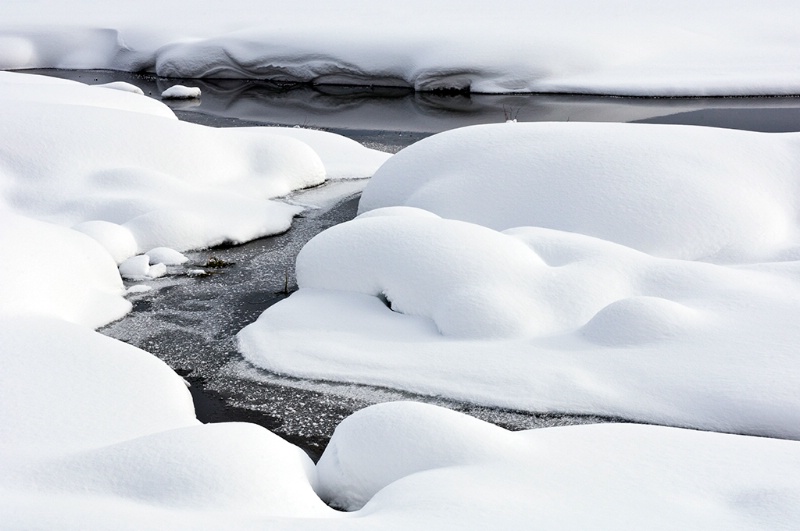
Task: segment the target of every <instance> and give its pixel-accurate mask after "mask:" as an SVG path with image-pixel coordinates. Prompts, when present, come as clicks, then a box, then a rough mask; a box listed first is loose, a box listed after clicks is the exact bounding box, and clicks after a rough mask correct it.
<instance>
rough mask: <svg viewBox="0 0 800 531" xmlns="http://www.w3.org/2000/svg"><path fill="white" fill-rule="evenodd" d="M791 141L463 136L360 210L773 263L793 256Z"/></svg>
mask: <svg viewBox="0 0 800 531" xmlns="http://www.w3.org/2000/svg"><path fill="white" fill-rule="evenodd" d="M799 145H800V136H798V135H796V134H783V135H772V134H764V133H753V132H747V131H733V130H720V129H712V128H704V127H685V126H657V125H644V124H588V123H535V124H534V123H530V124H514V123H511V124H500V125H485V126H476V127H465V128H463V129H457V130H453V131H448V132H445V133H442V134H439V135H434V136H433V137H430V138H427V139H425V140H423V141H421V142H418V143H416V144H414V145H413V146H410V147H409V148H407V149H405V150H403V151H402V152H400V153H398V154H397V156H396V157H393V158H392V159H391V160H390V161H387V163H386V164H385V165H384V166H383V167H381V169H380V170H379V171H378V172H377V173H376V175H375V176H374V178H373V180H372V181H371V182H370V185H369V186H368V187H367V188H366V190H365V191H364V194H363V197H362V200H361V203H360V205H359V211H360V212H365V211H368V210H371V209H374V208H378V207H383V206H394V205H406V206H413V207H418V208H423V209H426V210H429V211H431V212H435V213H436V214H439V215H441V216H443V217H447V218H451V219H460V220H463V221H470V222H472V223H477V224H480V225H484V226H486V227H491V228H493V229H495V230H505V229H508V228H512V227H519V226H537V227H547V228H552V229H558V230H564V231H569V232H576V233H581V234H588V235H591V236H596V237H598V238H602V239H604V240H609V241H613V242H617V243H621V244H623V245H626V246H628V247H632V248H634V249H639V250H642V251H645V252H647V253H650V254H654V255H657V256H663V257H671V258H682V259H690V260H710V261H752V260H769V259H774V258H775V257H776V256H779V255H780V253H781V252H783V251H785V250H787V249H790V248H797V245H798V239H797V238H798V227H799V225H798V216H799V214H800V212H799V211H798V206H797V204H798V197H800V182H798V180H797V178H796V172H797V169H798V168H800V156H798V155H797V153H798V146H799Z"/></svg>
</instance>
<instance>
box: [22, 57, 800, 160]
mask: <svg viewBox="0 0 800 531" xmlns="http://www.w3.org/2000/svg"><path fill="white" fill-rule="evenodd" d="M27 72H30V73H43V74H46V75H51V76H56V77H62V78H67V79H74V80H78V81H82V82H84V83H88V84H98V83H108V82H111V81H127V82H129V83H132V84H134V85H136V86H138V87H139V88H141V89H142V90H143V91H144V92H145V94H148V95H150V96H152V97H154V98H159V97H160V94H161V92H162V91H164V90H165V89H166V88H168V87H170V86H172V85H175V84H179V83H180V84H184V85H188V86H195V87H199V88H200V89H201V90H202V93H203V95H202V97H201V98H200V99H199V100H198V101H183V102H167V104H168V105H170V106H171V107H172V108H173V109H174V110H176V111H180V115H181V117H186V116H190V115H202V117H203V119H204V120H207V121H206V122H205V123H209V124H212V125H235V124H243V122H249V124H248V125H252V124H253V123H257V124H264V125H300V126H309V127H316V128H323V129H329V130H332V131H336V132H341V133H343V134H346V135H347V136H356V137H360V139H362V140H364V141H365V142H367V143H369V142H370V141H371V140H370V138H369V137H370V134H374V133H376V132H381V134H380V135H379V136H380V137H381V138H380V139H379V141H380V142H382V143H383V144H384V145H389V146H392V145H394V146H400V147H402V146H403V145H408V144H409V143H410V142H411V141H413V140H416V139H419V138H421V137H422V136H427V135H430V134H433V133H438V132H441V131H445V130H447V129H453V128H456V127H464V126H467V125H474V124H484V123H497V122H502V121H505V120H506V119H508V118H515V119H517V120H518V121H521V122H533V121H536V122H541V121H559V122H564V121H585V122H648V123H670V124H687V125H707V126H714V127H728V128H733V129H748V130H753V131H765V132H788V131H800V98H798V97H770V98H763V97H762V98H758V97H756V98H739V97H737V98H620V97H607V96H571V95H552V94H550V95H548V94H522V95H482V94H474V95H467V94H455V95H440V94H431V93H415V92H413V91H411V90H409V89H403V88H381V87H352V86H348V87H344V86H312V85H307V84H276V83H270V82H265V81H247V80H235V79H217V80H176V79H165V78H157V77H155V76H151V75H144V74H130V73H124V72H111V71H70V70H28V71H27ZM215 118H216V119H217V122H216V123H215ZM193 121H195V120H193Z"/></svg>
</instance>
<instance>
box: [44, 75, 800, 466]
mask: <svg viewBox="0 0 800 531" xmlns="http://www.w3.org/2000/svg"><path fill="white" fill-rule="evenodd" d="M40 72H41V73H46V74H47V75H54V76H57V77H64V78H69V79H75V80H78V81H82V82H86V83H90V84H95V83H107V82H111V81H127V82H130V83H133V84H135V85H137V86H139V87H140V88H142V90H144V92H145V93H146V94H149V95H150V96H152V97H158V96H159V95H160V93H161V91H163V90H164V89H166V88H168V87H169V86H172V85H174V84H176V83H178V82H180V83H181V84H185V85H189V86H198V87H200V88H201V90H202V91H203V96H202V98H201V99H200V100H199V101H195V102H177V103H176V102H168V104H169V105H170V106H171V107H173V109H174V110H175V111H176V114H177V115H178V116H179V117H180V118H181V119H183V120H187V121H192V122H196V123H201V124H204V125H210V126H218V127H235V126H245V125H246V126H252V125H300V126H311V127H316V128H323V129H327V130H331V131H334V132H338V133H341V134H344V135H346V136H349V137H351V138H354V139H356V140H358V141H360V142H362V143H364V144H366V145H368V146H370V147H373V148H377V149H382V150H385V151H390V152H395V151H397V150H399V149H401V148H402V147H405V146H407V145H409V144H411V143H413V142H416V141H418V140H419V139H421V138H424V137H426V136H429V135H431V134H434V133H437V132H440V131H443V130H447V129H452V128H455V127H462V126H466V125H472V124H480V123H493V122H495V123H496V122H502V121H504V120H505V119H507V118H515V119H517V120H518V121H568V120H571V121H616V122H649V123H675V124H690V125H705V126H714V127H729V128H737V129H750V130H756V131H766V132H784V131H800V98H713V99H701V98H695V99H691V98H690V99H687V98H681V99H644V98H609V97H584V96H580V97H578V96H557V95H519V96H516V95H515V96H510V95H506V96H484V95H473V96H467V95H463V94H460V95H452V96H442V95H438V96H437V95H431V94H415V93H413V92H411V91H408V90H404V89H385V88H374V87H346V88H345V87H312V86H308V85H276V84H270V83H265V82H254V81H241V80H204V81H200V80H184V81H180V80H166V79H158V78H155V77H153V76H148V75H138V74H126V73H120V72H107V71H57V70H47V71H40ZM337 193H339V194H340V195H342V197H341V199H340V200H338V201H333V202H332V203H330V204H327V205H326V206H325V207H324V208H317V209H311V210H308V211H306V212H305V213H304V214H303V215H302V216H301V217H299V218H297V219H296V220H295V222H294V224H293V226H292V229H291V230H289V231H288V232H287V233H286V234H283V235H280V236H275V237H271V238H264V239H260V240H257V241H254V242H250V243H248V244H245V245H242V246H237V247H229V248H216V249H211V250H206V251H202V252H195V253H189V256H190V258H191V262H190V264H189V265H188V266H187V267H186V268H183V267H181V268H173V269H172V271H171V275H169V276H167V277H164V278H161V279H156V280H154V281H150V282H148V284H149V285H151V286H152V287H153V289H152V291H149V292H145V293H140V294H136V295H132V296H131V297H130V298H131V301H132V302H133V303H134V309H133V311H132V312H131V313H130V314H129V315H128V316H127V317H125V318H124V319H122V320H120V321H118V322H116V323H112V324H111V325H109V326H107V327H105V328H104V329H102V330H101V332H103V333H105V334H107V335H109V336H111V337H114V338H117V339H120V340H122V341H126V342H128V343H131V344H133V345H136V346H138V347H141V348H143V349H145V350H147V351H149V352H152V353H153V354H154V355H156V356H158V357H159V358H161V359H162V360H164V361H165V362H167V363H168V364H169V365H170V366H171V367H173V368H174V369H175V370H176V371H177V372H178V373H180V374H181V375H183V376H184V377H185V378H186V379H187V380H188V381H189V382H190V383H191V390H192V394H193V397H194V399H195V406H196V409H197V416H198V418H199V419H200V420H201V421H204V422H220V421H248V422H255V423H257V424H261V425H263V426H265V427H267V428H269V429H271V430H273V431H275V432H276V433H278V434H280V435H282V436H283V437H285V438H286V439H288V440H290V441H292V442H294V443H296V444H298V445H299V446H301V447H302V448H304V449H305V450H306V451H307V452H308V453H309V455H311V456H312V457H314V458H317V457H319V455H320V454H321V452H322V450H323V449H324V447H325V445H326V444H327V441H328V439H329V438H330V436H331V434H332V433H333V430H334V428H335V427H336V425H337V424H338V423H339V422H340V421H341V420H342V419H344V418H345V417H346V416H348V415H349V414H351V413H352V412H354V411H357V410H358V409H361V408H363V407H366V406H368V405H370V404H374V403H378V402H382V401H387V400H399V399H408V400H420V401H425V402H429V403H434V404H438V405H441V406H445V407H450V408H452V409H456V410H459V411H463V412H465V413H468V414H471V415H474V416H476V417H479V418H482V419H484V420H487V421H489V422H493V423H495V424H498V425H501V426H505V427H507V428H510V429H525V428H533V427H542V426H554V425H564V424H577V423H587V422H604V421H609V420H621V419H608V418H598V417H590V416H580V415H560V414H545V413H537V412H523V411H508V410H497V409H493V408H485V407H480V406H475V405H472V404H464V403H457V402H452V401H448V400H444V399H441V398H439V397H429V396H418V395H411V394H408V393H403V392H398V391H395V390H391V389H385V388H378V387H371V386H364V385H353V384H344V383H335V382H324V381H312V380H303V379H297V378H291V377H286V376H282V375H278V374H273V373H270V372H267V371H264V370H261V369H258V368H256V367H253V366H252V365H250V364H249V363H248V362H246V361H245V360H244V359H243V358H242V357H241V356H240V355H239V354H238V352H237V351H236V343H235V335H236V333H237V332H238V331H239V330H241V329H242V328H243V327H244V326H246V325H247V324H249V323H251V322H253V321H254V320H255V319H256V318H257V317H258V316H259V315H260V313H261V312H262V311H263V310H264V309H266V308H268V307H269V306H270V305H272V304H274V303H275V302H277V301H280V300H281V299H283V298H284V297H286V296H287V293H288V292H291V291H293V290H294V289H296V286H295V280H294V260H295V257H296V255H297V253H298V252H299V250H300V248H302V246H303V245H304V244H305V242H306V241H308V240H309V239H310V238H311V237H313V236H314V235H315V234H317V233H318V232H320V231H322V230H324V229H325V228H327V227H330V226H332V225H334V224H336V223H341V222H343V221H346V220H348V219H351V218H352V217H353V216H354V215H355V212H356V208H357V201H358V194H357V193H353V191H348V190H344V191H339V192H337ZM301 196H302V194H301ZM300 199H301V200H302V197H301V198H300ZM212 257H214V258H216V259H219V260H221V261H222V262H223V264H224V267H219V268H208V267H206V269H207V270H209V271H213V273H214V274H211V275H209V276H207V277H202V278H197V277H189V276H188V275H186V271H187V269H188V268H193V267H203V266H205V265H206V264H207V263H208V261H209V259H210V258H212Z"/></svg>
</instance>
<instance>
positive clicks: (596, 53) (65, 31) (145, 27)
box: [0, 0, 800, 96]
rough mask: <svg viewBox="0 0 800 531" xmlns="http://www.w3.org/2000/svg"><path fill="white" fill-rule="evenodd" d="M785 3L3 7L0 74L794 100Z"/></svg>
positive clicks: (355, 0) (796, 46) (151, 0)
mask: <svg viewBox="0 0 800 531" xmlns="http://www.w3.org/2000/svg"><path fill="white" fill-rule="evenodd" d="M799 17H800V7H798V5H797V3H796V2H794V1H792V0H769V1H765V2H760V3H758V4H757V5H756V4H754V3H753V2H751V1H748V0H736V1H725V2H723V1H719V0H714V1H706V2H701V3H698V2H691V1H689V0H672V1H670V2H663V3H658V4H656V3H652V2H648V3H640V4H637V3H631V2H629V1H627V0H603V1H600V2H589V1H585V0H571V1H567V2H558V3H554V2H549V1H545V0H536V1H520V0H503V1H500V2H494V3H492V4H491V5H489V4H486V3H482V2H463V1H456V0H443V1H441V0H440V1H437V2H433V3H432V2H423V1H420V0H414V1H406V2H388V1H382V2H377V3H376V2H374V1H367V0H349V1H347V2H344V3H341V2H337V3H329V2H317V1H308V0H305V1H300V2H288V3H287V2H277V1H269V2H264V1H261V0H235V1H232V2H225V3H220V2H213V1H209V0H200V1H198V2H195V3H193V4H192V8H191V9H187V8H186V6H185V5H183V4H180V3H174V2H167V3H165V2H157V1H155V0H142V1H140V2H136V3H132V2H127V1H123V0H116V1H108V2H103V3H102V4H97V3H96V2H87V1H86V0H81V1H78V2H71V3H70V4H69V5H68V6H66V5H64V6H62V5H59V4H55V5H54V4H53V3H52V2H50V1H48V0H31V1H28V2H13V3H11V4H8V5H6V6H5V9H4V12H3V18H2V20H1V21H0V68H3V69H12V68H41V67H52V68H82V69H85V68H109V69H115V70H124V71H134V72H135V71H143V70H147V71H151V72H156V73H158V74H159V75H162V76H168V77H183V78H197V77H219V78H226V77H227V78H231V77H234V78H236V77H248V78H256V79H274V80H279V81H291V82H295V81H303V82H314V83H344V84H367V85H370V84H373V85H399V86H405V87H413V88H415V89H417V90H436V89H456V90H471V91H473V92H487V93H503V92H558V93H591V94H626V95H661V96H676V95H691V96H700V95H743V94H748V95H753V94H773V95H775V94H800V70H798V67H797V56H798V52H799V51H800V29H799V28H798V25H797V24H796V23H795V21H796V20H797V19H798V18H799Z"/></svg>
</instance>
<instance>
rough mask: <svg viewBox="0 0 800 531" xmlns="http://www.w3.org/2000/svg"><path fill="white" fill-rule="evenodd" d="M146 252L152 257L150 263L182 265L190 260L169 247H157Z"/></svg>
mask: <svg viewBox="0 0 800 531" xmlns="http://www.w3.org/2000/svg"><path fill="white" fill-rule="evenodd" d="M146 254H147V256H148V257H149V258H150V265H155V264H164V265H168V266H169V265H181V264H183V263H186V262H188V261H189V259H188V258H187V257H186V256H184V255H183V254H181V253H179V252H178V251H176V250H175V249H170V248H169V247H156V248H154V249H150V250H149V251H147V253H146Z"/></svg>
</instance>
